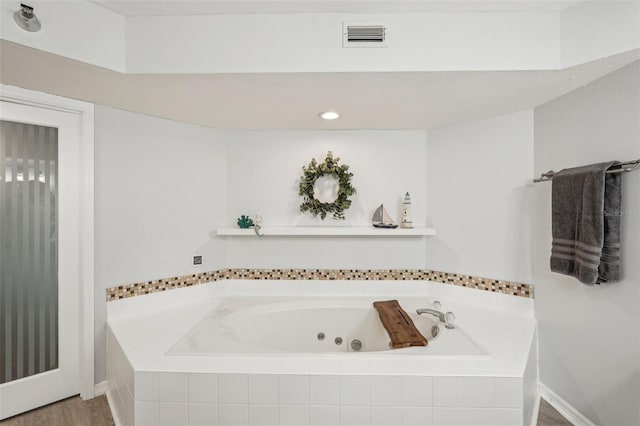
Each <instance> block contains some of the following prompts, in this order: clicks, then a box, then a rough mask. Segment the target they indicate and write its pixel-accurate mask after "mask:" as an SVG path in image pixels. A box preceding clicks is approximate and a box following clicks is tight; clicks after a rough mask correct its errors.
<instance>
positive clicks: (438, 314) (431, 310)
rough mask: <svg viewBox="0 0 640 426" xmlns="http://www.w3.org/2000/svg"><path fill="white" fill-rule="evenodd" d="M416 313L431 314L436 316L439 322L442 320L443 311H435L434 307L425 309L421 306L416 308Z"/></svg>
mask: <svg viewBox="0 0 640 426" xmlns="http://www.w3.org/2000/svg"><path fill="white" fill-rule="evenodd" d="M416 313H417V314H418V315H422V314H431V315H433V316H435V317H438V319H439V320H440V322H444V313H442V312H440V311H436V310H435V309H427V308H423V309H416Z"/></svg>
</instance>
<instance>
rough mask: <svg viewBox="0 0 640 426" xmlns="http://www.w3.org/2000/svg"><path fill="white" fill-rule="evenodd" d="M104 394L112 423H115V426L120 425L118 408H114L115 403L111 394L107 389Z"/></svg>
mask: <svg viewBox="0 0 640 426" xmlns="http://www.w3.org/2000/svg"><path fill="white" fill-rule="evenodd" d="M106 395H107V401H108V402H109V408H110V410H111V417H112V418H113V423H114V424H115V426H122V422H121V421H120V417H119V416H118V410H114V408H115V407H116V405H115V403H114V401H113V396H112V395H111V392H109V391H107V393H106Z"/></svg>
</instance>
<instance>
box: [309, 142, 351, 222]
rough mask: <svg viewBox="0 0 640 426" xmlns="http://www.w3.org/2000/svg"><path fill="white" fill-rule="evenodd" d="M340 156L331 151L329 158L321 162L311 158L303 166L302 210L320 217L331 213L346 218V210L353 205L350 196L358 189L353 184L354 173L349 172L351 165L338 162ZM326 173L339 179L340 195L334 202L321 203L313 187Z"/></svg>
mask: <svg viewBox="0 0 640 426" xmlns="http://www.w3.org/2000/svg"><path fill="white" fill-rule="evenodd" d="M339 161H340V158H338V157H335V158H334V157H333V153H332V152H331V151H329V152H328V153H327V158H325V159H324V161H323V162H322V163H320V164H318V162H317V161H316V159H315V158H312V159H311V162H310V163H309V165H308V166H306V167H304V166H303V167H302V177H301V178H300V190H299V191H298V193H299V194H300V195H302V197H303V202H302V204H300V211H301V212H309V213H311V214H312V215H314V216H320V219H323V220H324V218H326V217H327V214H329V213H331V214H332V215H333V218H334V219H344V211H345V210H346V209H348V208H349V207H350V206H351V200H349V196H351V195H353V194H355V193H356V189H355V188H354V187H353V186H352V185H351V178H352V177H353V173H350V172H349V166H347V165H346V164H342V165H340V164H338V162H339ZM324 175H333V176H335V177H336V179H338V185H339V187H338V197H337V198H336V199H335V201H334V202H333V203H321V202H320V201H318V200H316V199H315V198H314V193H313V187H314V185H315V183H316V180H317V179H318V178H319V177H321V176H324Z"/></svg>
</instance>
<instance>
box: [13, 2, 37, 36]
mask: <svg viewBox="0 0 640 426" xmlns="http://www.w3.org/2000/svg"><path fill="white" fill-rule="evenodd" d="M13 20H14V21H15V23H16V24H18V26H19V27H20V28H22V29H23V30H25V31H29V32H30V33H35V32H38V31H40V28H42V24H40V21H39V20H38V17H37V16H36V14H35V13H33V7H31V6H29V5H26V4H20V10H16V11H15V12H14V14H13Z"/></svg>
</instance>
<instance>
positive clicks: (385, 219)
mask: <svg viewBox="0 0 640 426" xmlns="http://www.w3.org/2000/svg"><path fill="white" fill-rule="evenodd" d="M371 224H372V225H373V226H375V227H376V228H397V227H398V225H396V224H395V223H394V222H393V220H392V219H391V217H390V216H389V214H388V213H387V211H386V210H385V209H384V205H383V204H380V207H378V208H377V209H376V211H375V212H374V213H373V218H372V219H371Z"/></svg>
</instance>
